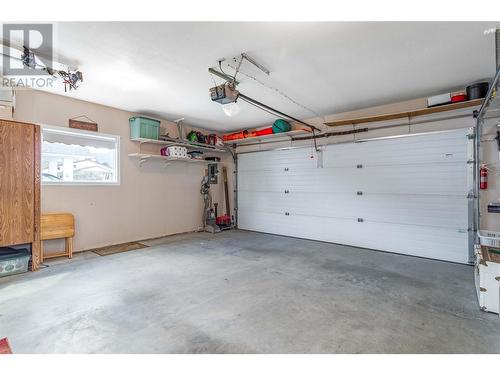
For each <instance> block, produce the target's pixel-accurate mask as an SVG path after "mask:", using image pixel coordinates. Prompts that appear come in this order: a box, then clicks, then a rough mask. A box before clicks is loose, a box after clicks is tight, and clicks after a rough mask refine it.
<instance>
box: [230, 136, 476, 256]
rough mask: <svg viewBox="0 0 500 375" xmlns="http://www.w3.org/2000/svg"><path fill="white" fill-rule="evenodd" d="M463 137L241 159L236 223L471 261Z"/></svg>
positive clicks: (467, 171) (332, 147)
mask: <svg viewBox="0 0 500 375" xmlns="http://www.w3.org/2000/svg"><path fill="white" fill-rule="evenodd" d="M466 134H467V131H466V129H462V130H457V131H450V132H442V133H430V134H425V135H418V136H412V137H407V138H396V139H389V140H380V141H372V142H363V143H354V144H353V143H349V144H340V145H330V146H327V147H326V148H325V149H324V151H323V168H318V164H317V159H316V158H315V159H311V158H310V149H307V148H305V149H292V150H286V151H271V152H268V151H264V152H260V153H256V154H245V155H239V168H238V178H239V180H238V202H239V210H238V220H239V222H238V224H239V227H240V228H242V229H249V230H256V231H262V232H268V233H274V234H282V235H287V236H295V237H300V238H308V239H315V240H320V241H327V242H335V243H343V244H346V245H352V246H359V247H366V248H372V249H377V250H384V251H391V252H398V253H402V254H409V255H417V256H424V257H430V258H435V259H442V260H450V261H455V262H461V263H467V262H468V260H469V249H468V243H469V233H468V229H469V211H468V210H469V200H468V198H467V195H468V186H469V185H470V178H471V171H472V169H471V167H470V165H468V164H467V161H468V152H467V151H468V143H467V137H466ZM283 152H285V153H283ZM280 153H281V154H280ZM358 165H361V167H359V168H358V167H357V166H358ZM241 166H243V169H241V168H240V167H241ZM285 191H287V193H285ZM285 213H287V214H285ZM358 219H362V220H358Z"/></svg>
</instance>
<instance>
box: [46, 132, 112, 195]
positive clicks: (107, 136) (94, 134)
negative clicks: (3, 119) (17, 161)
mask: <svg viewBox="0 0 500 375" xmlns="http://www.w3.org/2000/svg"><path fill="white" fill-rule="evenodd" d="M38 125H40V128H41V135H42V136H41V142H43V132H44V130H48V131H50V132H56V133H60V134H68V135H71V136H77V137H87V138H93V139H103V140H108V141H112V142H115V144H116V158H115V170H116V181H110V182H100V181H43V180H42V176H40V182H41V184H42V185H54V186H74V185H79V186H82V185H84V186H92V185H95V186H118V185H120V136H119V135H114V134H105V133H97V132H92V131H87V130H79V129H71V128H66V127H62V126H52V125H44V124H38ZM42 148H43V144H42V145H40V150H41V154H43V150H42ZM41 157H42V155H40V158H41ZM40 174H41V171H40Z"/></svg>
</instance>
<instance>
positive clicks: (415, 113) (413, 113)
mask: <svg viewBox="0 0 500 375" xmlns="http://www.w3.org/2000/svg"><path fill="white" fill-rule="evenodd" d="M482 102H483V99H475V100H468V101H465V102H459V103H451V104H444V105H440V106H435V107H430V108H422V109H416V110H413V111H406V112H397V113H388V114H384V115H375V116H367V117H358V118H352V119H346V120H335V121H330V122H326V123H325V125H327V126H344V125H358V124H365V123H369V122H378V121H388V120H395V119H400V118H413V117H417V116H425V115H430V114H434V113H440V112H446V111H453V110H455V109H462V108H468V107H474V106H480V105H481V104H482Z"/></svg>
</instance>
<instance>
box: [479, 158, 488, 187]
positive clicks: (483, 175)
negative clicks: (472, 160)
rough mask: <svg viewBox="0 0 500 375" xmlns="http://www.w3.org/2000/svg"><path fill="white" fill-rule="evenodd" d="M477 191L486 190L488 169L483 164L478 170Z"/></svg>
mask: <svg viewBox="0 0 500 375" xmlns="http://www.w3.org/2000/svg"><path fill="white" fill-rule="evenodd" d="M479 189H481V190H485V189H488V168H486V165H484V164H483V165H481V168H479Z"/></svg>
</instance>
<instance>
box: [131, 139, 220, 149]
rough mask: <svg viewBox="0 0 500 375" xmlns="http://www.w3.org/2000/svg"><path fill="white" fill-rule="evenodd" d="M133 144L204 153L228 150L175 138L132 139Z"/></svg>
mask: <svg viewBox="0 0 500 375" xmlns="http://www.w3.org/2000/svg"><path fill="white" fill-rule="evenodd" d="M130 140H131V141H132V142H137V143H139V144H140V145H142V144H156V145H162V146H183V147H186V148H188V149H190V150H191V151H195V150H198V151H204V152H227V150H226V149H224V148H223V147H221V146H212V145H207V144H204V143H196V142H188V141H183V140H181V139H174V138H168V139H167V138H166V139H158V140H156V139H148V138H132V139H130Z"/></svg>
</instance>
